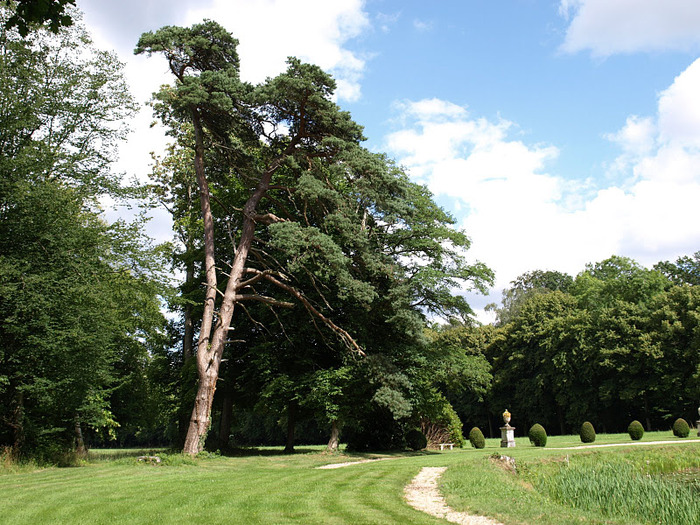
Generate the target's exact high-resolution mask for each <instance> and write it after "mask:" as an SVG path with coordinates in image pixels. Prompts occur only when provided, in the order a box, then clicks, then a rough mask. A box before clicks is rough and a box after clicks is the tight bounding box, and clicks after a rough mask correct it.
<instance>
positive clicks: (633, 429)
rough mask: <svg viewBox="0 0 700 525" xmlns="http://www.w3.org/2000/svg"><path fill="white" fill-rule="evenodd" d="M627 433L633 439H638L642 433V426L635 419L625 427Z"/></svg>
mask: <svg viewBox="0 0 700 525" xmlns="http://www.w3.org/2000/svg"><path fill="white" fill-rule="evenodd" d="M627 433H628V434H629V435H630V437H631V438H632V439H633V440H634V441H639V440H640V439H642V436H643V435H644V427H643V426H642V424H641V423H640V422H639V421H637V420H636V419H635V420H634V421H632V422H631V423H630V426H628V427H627Z"/></svg>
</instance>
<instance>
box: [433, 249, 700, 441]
mask: <svg viewBox="0 0 700 525" xmlns="http://www.w3.org/2000/svg"><path fill="white" fill-rule="evenodd" d="M511 284H512V286H511V287H510V288H509V289H507V290H504V293H503V299H502V303H501V305H499V306H496V305H492V308H493V310H494V311H495V313H496V317H497V321H496V323H495V325H494V326H492V325H489V326H479V327H465V326H451V327H444V328H440V329H439V330H437V333H436V336H435V341H436V343H437V344H439V345H456V346H463V347H465V348H469V349H471V352H475V353H477V354H478V355H480V356H482V357H483V359H485V360H486V361H487V362H488V365H489V373H490V374H491V380H490V381H489V385H488V390H487V392H486V393H485V394H484V395H483V396H482V397H481V398H474V397H468V398H464V397H463V396H461V395H460V394H459V393H457V392H451V391H450V390H449V388H448V389H447V392H448V396H447V397H448V399H449V400H450V401H451V402H452V404H453V406H454V407H455V408H456V409H457V412H458V413H459V415H460V416H461V417H462V420H463V421H464V422H465V424H467V425H477V426H480V427H481V428H484V429H485V430H487V431H490V433H491V435H496V434H497V433H498V426H500V425H501V424H502V423H501V421H500V416H499V414H500V413H501V412H502V411H503V410H504V409H505V408H509V409H510V411H511V413H512V414H513V425H514V426H517V427H519V429H520V430H521V431H523V432H526V431H527V429H528V428H530V426H531V425H533V424H534V423H540V424H542V425H544V426H545V427H546V429H547V432H548V433H551V434H558V433H561V434H566V433H577V432H578V430H579V428H580V426H581V424H582V423H583V422H584V421H590V422H592V423H593V424H594V426H595V428H596V429H598V430H599V431H602V432H624V431H625V429H626V428H627V425H628V424H629V422H630V421H632V420H634V419H638V420H639V421H641V422H643V423H644V425H645V426H646V427H647V430H652V429H654V430H666V429H670V428H671V425H672V424H673V421H674V420H675V419H676V418H678V417H683V418H685V419H686V420H687V421H691V422H694V421H695V420H696V419H697V409H698V403H699V401H700V397H699V396H700V287H698V285H699V284H700V252H696V253H695V254H694V255H693V256H683V257H680V258H678V259H677V260H676V261H675V262H669V261H666V262H660V263H658V264H656V265H655V266H654V268H653V269H647V268H644V267H642V266H640V265H639V264H637V263H636V262H635V261H633V260H631V259H628V258H625V257H617V256H615V257H611V258H609V259H606V260H604V261H602V262H599V263H595V264H590V265H588V266H586V268H585V269H584V270H583V271H582V272H581V273H579V274H578V275H577V276H576V277H575V278H573V277H571V276H569V275H566V274H563V273H560V272H554V271H533V272H529V273H526V274H524V275H522V276H520V277H519V278H518V279H516V280H515V281H513V282H512V283H511Z"/></svg>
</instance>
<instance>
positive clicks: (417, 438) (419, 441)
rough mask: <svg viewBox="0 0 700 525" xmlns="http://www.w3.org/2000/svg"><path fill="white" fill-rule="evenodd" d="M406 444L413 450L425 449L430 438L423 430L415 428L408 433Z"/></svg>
mask: <svg viewBox="0 0 700 525" xmlns="http://www.w3.org/2000/svg"><path fill="white" fill-rule="evenodd" d="M406 444H407V445H408V448H410V449H411V450H423V449H424V448H425V447H427V446H428V440H427V439H426V437H425V434H423V432H421V431H420V430H415V429H414V430H409V431H408V432H407V433H406Z"/></svg>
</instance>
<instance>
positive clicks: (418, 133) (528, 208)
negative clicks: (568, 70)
mask: <svg viewBox="0 0 700 525" xmlns="http://www.w3.org/2000/svg"><path fill="white" fill-rule="evenodd" d="M698 71H700V59H699V60H698V61H696V62H695V63H694V64H692V65H691V66H690V67H689V68H688V69H687V70H686V71H684V72H683V73H682V74H681V75H679V76H678V77H677V78H676V79H675V81H674V83H673V84H672V85H671V86H670V87H669V88H668V89H666V90H665V91H663V92H662V93H661V94H660V96H659V104H658V112H657V114H656V115H654V116H648V117H640V116H630V117H629V118H628V119H627V121H626V122H625V123H624V124H623V125H622V127H621V128H620V130H619V131H617V132H615V133H611V134H609V135H608V138H609V139H610V140H612V141H614V142H616V143H617V144H619V146H620V158H619V159H618V163H616V168H617V169H619V170H624V171H625V173H626V175H627V176H626V177H624V182H623V183H620V184H610V183H608V185H607V186H606V185H594V184H593V183H592V182H591V181H587V180H571V179H565V178H563V177H561V176H558V175H557V174H556V173H552V165H554V164H555V161H556V158H557V154H558V150H557V148H556V147H555V146H553V145H546V144H544V145H543V144H534V145H532V144H527V143H525V142H523V141H522V140H520V138H521V137H520V136H519V135H518V134H516V133H514V131H515V130H517V127H516V126H515V125H514V124H513V123H511V122H508V121H506V120H496V121H491V120H488V119H484V118H476V117H473V116H471V115H470V114H469V112H468V111H467V109H466V108H464V107H461V106H457V105H454V104H452V103H450V102H448V101H444V100H437V99H428V100H420V101H416V102H411V101H404V102H402V103H400V104H397V105H396V110H397V111H399V112H400V116H399V117H400V118H398V119H397V120H396V121H395V122H396V123H397V125H398V124H400V125H401V129H397V130H396V131H395V132H393V133H391V134H390V135H388V136H387V138H386V149H387V150H388V151H390V152H391V153H392V154H393V155H395V156H396V157H397V159H398V160H399V162H400V163H401V164H403V165H404V166H406V167H407V168H408V169H409V171H410V173H411V175H412V176H413V177H414V179H416V180H418V181H420V182H423V183H425V184H426V185H427V186H428V187H429V188H430V189H431V191H433V193H435V194H436V195H437V196H438V197H439V198H441V199H447V200H448V201H449V200H452V201H453V202H454V203H455V206H454V207H453V209H458V210H460V212H459V215H458V219H459V220H460V225H461V226H462V227H463V228H464V229H465V230H466V232H467V234H469V235H470V237H471V238H472V241H473V244H472V249H471V250H470V255H471V256H472V257H474V258H476V259H479V260H481V261H483V262H485V263H486V264H487V265H489V266H490V267H491V268H493V269H494V270H495V272H496V278H497V283H496V287H495V290H499V291H500V289H502V288H504V287H506V286H508V283H509V282H510V281H511V280H513V279H514V278H515V277H517V276H518V275H520V274H522V273H523V272H526V271H530V270H535V269H542V270H547V269H553V270H559V271H564V272H568V273H571V274H576V273H577V272H579V271H580V270H582V269H583V267H584V265H585V264H586V263H588V262H595V261H600V260H602V259H604V258H607V257H609V256H610V255H612V254H618V255H625V256H629V257H632V258H634V259H636V260H637V261H639V262H641V263H642V264H647V265H650V264H653V263H655V262H658V261H661V260H668V259H675V258H676V257H677V256H678V255H682V254H688V253H692V252H694V251H697V250H698V249H699V248H700V206H698V204H697V203H698V202H700V140H699V139H700V113H698V112H696V109H697V106H694V105H693V104H695V101H694V100H693V98H694V97H693V96H692V94H694V93H700V74H698ZM443 202H444V201H443ZM497 299H498V297H497V295H492V297H491V300H497ZM470 300H471V301H472V303H473V304H476V305H477V306H478V304H483V303H484V302H485V301H483V300H481V301H475V300H474V297H473V296H472V297H471V298H470ZM482 319H484V317H483V316H482Z"/></svg>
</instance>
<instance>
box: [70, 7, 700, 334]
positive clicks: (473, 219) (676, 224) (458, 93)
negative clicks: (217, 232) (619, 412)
mask: <svg viewBox="0 0 700 525" xmlns="http://www.w3.org/2000/svg"><path fill="white" fill-rule="evenodd" d="M77 4H78V7H79V8H80V9H81V10H82V11H83V12H84V21H85V24H86V25H87V27H88V29H89V30H90V32H91V34H92V36H93V39H94V40H95V43H96V44H97V45H98V46H99V47H102V48H106V49H113V50H115V51H116V52H117V54H118V56H119V57H120V59H121V60H122V61H123V62H124V63H125V74H126V77H127V80H128V82H129V83H130V85H131V86H132V90H133V93H134V95H135V96H136V98H137V100H138V101H139V102H141V103H144V104H145V102H146V101H148V99H149V98H150V95H151V93H152V92H154V91H156V90H157V89H158V86H160V85H161V84H163V83H168V82H171V78H170V77H169V76H168V73H167V65H166V63H165V61H164V60H163V59H162V58H161V57H156V56H154V57H151V58H148V57H145V56H138V57H137V56H134V55H133V49H134V47H135V45H136V42H137V41H138V38H139V36H140V35H141V33H142V32H144V31H155V30H157V29H158V28H160V27H162V26H164V25H183V26H189V25H192V24H194V23H198V22H201V21H202V20H203V19H212V20H215V21H217V22H219V23H220V24H221V25H223V26H224V27H225V28H227V29H228V30H229V31H230V32H231V33H232V34H233V35H234V36H235V37H236V38H237V39H238V40H239V41H240V45H239V54H240V57H241V76H242V77H243V79H244V80H247V81H250V82H261V81H263V80H264V79H265V78H266V77H269V76H274V75H276V74H278V73H280V72H282V71H283V70H284V67H285V59H286V57H287V56H296V57H298V58H300V59H302V60H304V61H307V62H311V63H315V64H317V65H319V66H321V67H322V68H323V69H325V70H326V71H328V72H330V73H332V74H333V76H334V77H335V79H336V81H337V83H338V89H337V91H336V102H337V103H338V104H339V105H340V106H341V107H342V108H343V109H345V110H347V111H350V113H351V114H352V116H353V118H354V119H355V121H356V122H358V123H359V124H361V125H363V126H364V127H365V135H366V136H367V138H368V140H367V142H366V144H365V145H366V146H367V147H368V148H369V149H371V150H373V151H377V152H379V151H381V152H385V153H387V154H388V156H389V157H391V158H393V159H395V160H396V161H397V162H398V163H399V164H400V165H402V166H404V167H405V168H406V170H407V172H408V173H409V174H410V176H411V178H412V179H413V180H414V181H416V182H419V183H422V184H425V185H426V186H427V187H428V188H429V189H430V190H431V191H432V192H433V194H434V195H435V198H436V201H437V202H438V203H439V204H440V205H441V206H442V207H443V208H445V209H446V210H448V211H449V212H450V213H451V214H452V215H453V216H454V217H455V219H456V221H457V225H458V227H460V228H463V229H464V230H465V231H466V233H467V234H468V236H469V237H470V239H471V240H472V246H471V248H470V250H469V252H468V255H469V258H470V259H471V260H472V261H475V260H479V261H481V262H483V263H485V264H486V265H488V266H489V267H490V268H491V269H493V271H494V272H495V274H496V283H495V285H494V287H493V290H492V293H491V294H490V296H488V297H483V296H477V295H475V294H472V293H466V295H467V298H468V300H469V302H470V304H471V305H472V306H473V308H474V309H475V310H476V311H477V314H478V317H479V319H480V320H482V321H484V322H488V321H489V320H490V317H489V314H488V313H485V312H484V311H483V307H484V306H485V305H486V304H487V303H489V302H498V301H499V300H500V292H501V290H502V289H503V288H505V287H508V285H509V283H510V282H511V281H512V280H513V279H515V278H516V277H517V276H519V275H521V274H522V273H524V272H527V271H532V270H557V271H561V272H566V273H569V274H571V275H576V274H577V273H579V272H580V271H582V270H583V269H584V267H585V265H586V264H587V263H594V262H598V261H602V260H604V259H606V258H608V257H610V256H611V255H621V256H627V257H631V258H633V259H635V260H636V261H637V262H639V263H640V264H643V265H645V266H652V265H653V264H654V263H656V262H659V261H665V260H675V259H676V258H677V257H679V256H682V255H690V254H693V253H694V252H696V251H698V250H700V2H698V1H697V0H664V1H663V2H660V1H659V0H615V1H612V2H611V1H610V0H558V1H557V0H501V1H498V2H493V1H488V0H434V1H432V2H425V1H414V0H403V1H401V0H333V1H328V0H198V1H195V0H139V1H137V0H121V1H120V2H105V1H104V0H78V1H77ZM152 121H153V117H152V114H151V111H150V109H149V108H147V107H146V106H145V105H144V109H143V110H142V111H141V113H140V114H139V115H138V116H137V117H136V118H135V119H134V120H133V122H132V123H131V124H132V127H133V128H134V131H133V133H132V134H131V135H130V138H129V140H128V142H126V143H125V144H124V145H123V147H122V149H121V158H120V162H119V164H118V166H117V169H119V170H121V171H122V172H124V173H125V174H126V175H127V176H133V175H136V176H138V177H140V178H142V179H145V178H146V177H147V176H148V173H149V172H150V164H151V160H150V152H151V151H155V152H159V151H162V150H163V147H164V145H165V143H166V140H165V138H164V136H163V132H162V130H161V129H159V128H158V126H155V127H151V126H150V124H151V122H152ZM151 231H152V233H153V235H154V236H155V237H156V238H158V239H159V240H164V239H165V238H167V237H169V235H170V232H169V226H168V221H167V216H166V214H165V213H162V214H156V216H155V217H154V219H153V221H152V223H151Z"/></svg>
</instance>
